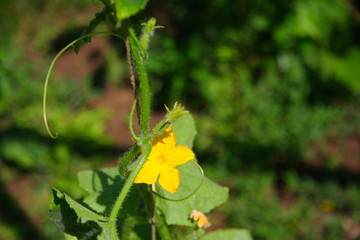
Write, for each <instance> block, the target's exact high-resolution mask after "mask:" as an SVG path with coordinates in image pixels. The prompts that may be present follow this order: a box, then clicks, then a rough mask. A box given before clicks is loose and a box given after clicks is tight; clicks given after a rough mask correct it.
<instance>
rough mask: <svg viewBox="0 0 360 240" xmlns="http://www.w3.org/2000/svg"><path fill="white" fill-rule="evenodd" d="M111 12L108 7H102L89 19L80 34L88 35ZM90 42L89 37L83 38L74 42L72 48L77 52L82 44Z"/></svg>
mask: <svg viewBox="0 0 360 240" xmlns="http://www.w3.org/2000/svg"><path fill="white" fill-rule="evenodd" d="M109 14H111V9H109V8H108V7H104V8H103V10H102V11H100V12H98V13H96V14H95V18H94V19H93V20H91V21H90V23H89V26H88V27H87V28H86V29H85V31H84V32H83V33H82V36H85V35H88V34H90V33H92V32H94V30H95V29H96V27H97V26H98V25H99V24H100V23H101V22H105V20H106V18H107V16H108V15H109ZM89 42H91V37H87V38H84V39H83V40H81V41H79V42H77V43H76V44H74V46H73V47H74V50H75V52H76V54H77V53H78V52H79V50H80V47H81V46H82V45H84V44H85V43H89Z"/></svg>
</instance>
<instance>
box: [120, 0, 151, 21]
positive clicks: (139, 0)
mask: <svg viewBox="0 0 360 240" xmlns="http://www.w3.org/2000/svg"><path fill="white" fill-rule="evenodd" d="M147 2H148V0H116V15H117V18H118V20H122V19H125V18H128V17H130V16H132V15H134V14H136V13H138V12H139V11H140V10H142V9H143V8H144V7H145V6H146V4H147Z"/></svg>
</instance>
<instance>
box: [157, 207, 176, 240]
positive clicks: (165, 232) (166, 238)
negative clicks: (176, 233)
mask: <svg viewBox="0 0 360 240" xmlns="http://www.w3.org/2000/svg"><path fill="white" fill-rule="evenodd" d="M154 215H155V225H156V229H157V230H158V232H159V235H160V236H161V239H162V240H171V239H172V238H171V235H170V232H169V228H168V227H167V225H166V223H165V221H164V219H163V218H162V216H161V215H160V214H159V213H158V212H157V211H156V209H155V211H154Z"/></svg>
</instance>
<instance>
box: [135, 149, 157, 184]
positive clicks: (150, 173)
mask: <svg viewBox="0 0 360 240" xmlns="http://www.w3.org/2000/svg"><path fill="white" fill-rule="evenodd" d="M150 155H151V154H150ZM160 167H161V166H160V165H159V164H158V163H157V161H152V160H151V159H150V156H149V158H148V160H146V162H145V163H144V165H143V167H142V168H141V169H140V172H139V173H138V175H137V176H136V178H135V180H134V183H146V184H153V183H154V182H156V180H157V178H158V176H159V174H160V170H161V168H160Z"/></svg>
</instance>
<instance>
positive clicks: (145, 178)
mask: <svg viewBox="0 0 360 240" xmlns="http://www.w3.org/2000/svg"><path fill="white" fill-rule="evenodd" d="M151 145H152V149H151V152H150V155H149V157H148V159H147V160H146V162H145V163H144V165H143V167H142V168H141V169H140V172H139V174H138V175H137V176H136V178H135V180H134V183H146V184H153V183H155V182H156V180H157V179H158V177H159V175H160V178H159V183H160V185H161V186H162V187H163V188H164V189H165V190H166V191H168V192H170V193H175V192H176V191H177V189H178V187H179V184H180V176H179V170H178V169H176V168H175V167H176V166H179V165H182V164H184V163H186V162H188V161H190V160H192V159H194V158H195V155H194V153H193V152H192V151H191V150H190V149H189V148H188V147H187V146H183V145H178V146H176V137H175V134H174V132H173V131H172V128H171V125H170V126H169V127H168V128H167V129H166V130H165V131H164V132H163V133H162V134H160V135H159V136H157V137H155V138H154V139H153V140H152V142H151Z"/></svg>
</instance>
